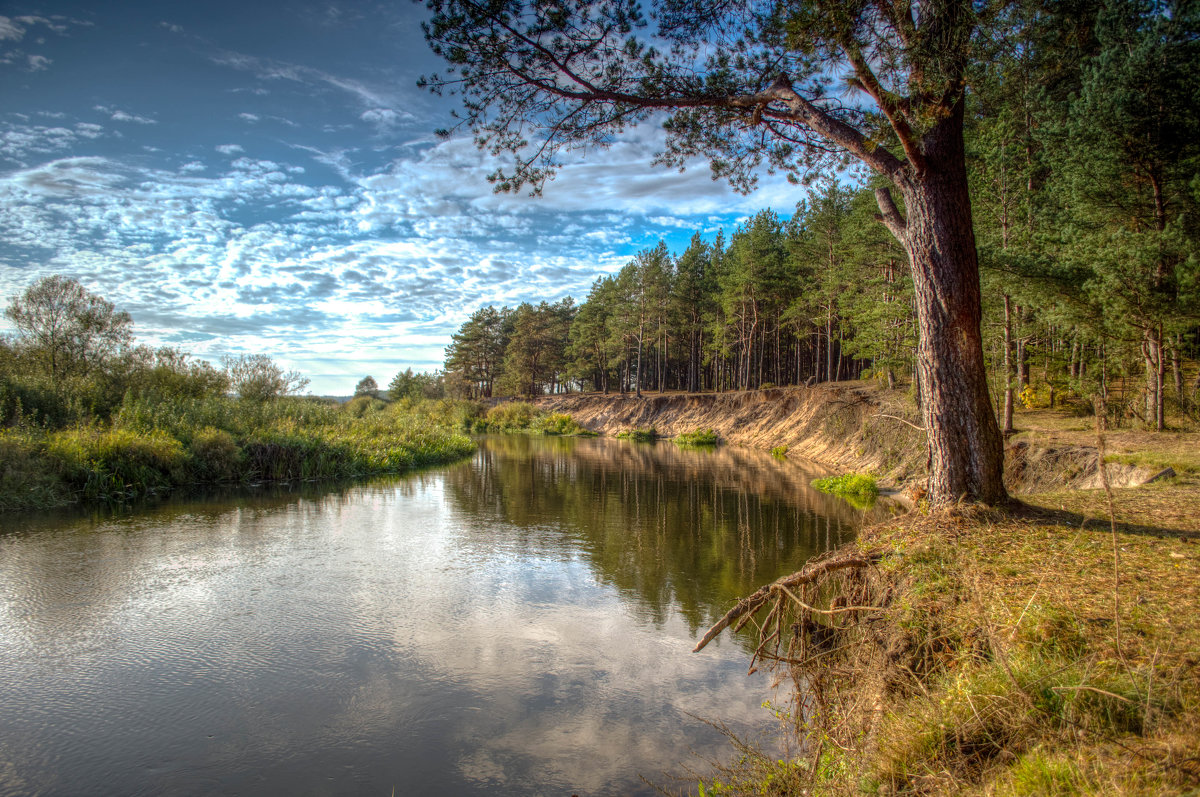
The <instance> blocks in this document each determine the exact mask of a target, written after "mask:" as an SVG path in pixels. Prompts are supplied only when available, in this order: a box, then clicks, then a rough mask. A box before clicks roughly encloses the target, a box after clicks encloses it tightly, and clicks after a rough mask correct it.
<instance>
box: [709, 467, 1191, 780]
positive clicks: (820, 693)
mask: <svg viewBox="0 0 1200 797" xmlns="http://www.w3.org/2000/svg"><path fill="white" fill-rule="evenodd" d="M1114 503H1115V510H1116V511H1115V517H1116V526H1115V531H1114V530H1113V529H1112V528H1110V524H1109V520H1108V517H1107V513H1106V512H1105V511H1104V510H1105V507H1106V505H1107V501H1106V497H1105V494H1104V493H1103V492H1102V491H1077V492H1065V493H1053V494H1042V495H1037V496H1031V497H1026V498H1025V499H1024V503H1022V504H1018V505H1014V506H1013V507H1010V508H1008V509H1006V510H1004V511H994V510H971V511H960V512H957V513H949V514H940V515H932V516H925V515H921V514H919V513H914V514H912V515H909V516H907V517H905V518H901V519H897V520H894V521H889V522H887V523H884V524H881V525H879V526H876V527H874V528H871V529H868V530H866V531H865V532H864V533H863V535H862V536H861V537H860V539H859V540H858V541H857V542H856V543H855V544H854V545H853V546H851V547H850V548H847V549H844V550H842V551H838V552H834V553H833V554H832V555H830V556H829V557H826V558H824V559H822V560H820V561H818V562H816V563H814V564H811V565H810V566H809V567H808V568H806V569H807V570H809V571H810V572H809V576H811V579H810V580H808V581H805V580H804V579H803V578H800V579H797V578H796V577H795V576H793V577H792V578H793V583H790V584H785V585H784V586H783V587H776V588H772V589H768V590H767V593H766V595H767V597H766V598H765V599H764V600H763V602H762V604H761V608H759V609H758V617H759V619H760V621H761V620H762V619H763V618H764V617H766V616H767V613H768V612H777V613H776V614H775V616H774V619H772V620H770V621H769V622H766V623H764V627H765V628H766V629H768V631H767V632H765V633H766V634H767V636H768V641H767V642H766V643H765V644H764V646H763V648H762V652H763V653H764V655H765V656H767V657H768V660H769V657H770V656H772V655H777V656H779V657H780V658H783V659H785V660H787V661H786V663H784V664H783V665H782V667H783V668H784V669H785V670H786V671H787V672H789V673H790V674H791V675H792V676H793V677H795V678H796V679H797V682H798V683H803V684H805V689H804V690H803V691H802V692H798V694H802V695H803V698H801V699H800V701H799V702H800V705H798V706H796V707H794V708H793V709H792V710H791V711H790V712H789V713H788V716H789V717H791V718H796V717H802V718H803V720H802V721H800V722H794V721H793V723H792V724H791V725H790V727H791V730H792V732H793V733H794V734H797V735H798V736H799V737H800V739H801V743H800V745H799V749H801V750H802V751H803V752H802V753H801V754H799V755H798V756H796V757H794V758H792V759H790V760H784V761H783V762H780V761H779V760H778V759H776V758H774V757H772V756H767V755H764V754H762V753H759V752H757V751H755V750H753V749H750V748H743V750H742V756H741V757H740V761H739V762H738V763H737V764H735V765H734V766H732V767H727V768H725V769H724V771H722V772H720V773H719V774H717V775H716V776H715V777H713V778H710V779H708V780H707V781H706V782H705V784H704V790H705V792H706V793H709V794H712V793H725V794H799V793H809V794H831V795H841V794H863V793H866V794H989V795H990V794H996V795H1017V794H1022V795H1042V794H1062V795H1065V794H1180V793H1189V792H1190V791H1192V790H1194V789H1196V788H1198V787H1200V754H1198V753H1197V751H1198V750H1200V615H1198V614H1197V612H1196V607H1197V606H1200V522H1198V520H1197V518H1198V516H1200V511H1198V510H1200V481H1198V480H1195V479H1190V480H1189V479H1182V480H1177V481H1176V482H1174V483H1170V484H1165V485H1151V486H1145V487H1140V488H1130V489H1123V490H1116V491H1115V492H1114ZM793 624H794V625H793ZM789 627H791V628H793V629H794V630H795V631H796V632H797V633H795V634H791V633H786V631H787V629H788V628H789ZM780 629H782V630H784V631H785V633H784V634H783V635H782V642H781V641H780V637H775V638H770V633H771V632H774V631H776V630H780Z"/></svg>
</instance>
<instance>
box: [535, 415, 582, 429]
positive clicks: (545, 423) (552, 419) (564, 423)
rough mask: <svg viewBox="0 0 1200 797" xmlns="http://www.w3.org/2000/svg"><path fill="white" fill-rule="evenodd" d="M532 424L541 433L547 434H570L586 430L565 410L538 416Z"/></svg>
mask: <svg viewBox="0 0 1200 797" xmlns="http://www.w3.org/2000/svg"><path fill="white" fill-rule="evenodd" d="M534 425H535V427H536V428H537V430H538V431H540V432H541V433H542V434H548V435H572V434H580V433H582V432H586V431H587V430H586V429H584V428H583V427H582V426H580V425H579V424H578V423H576V422H575V419H574V418H572V417H571V416H570V415H567V414H566V413H565V412H552V413H550V414H549V415H544V416H542V417H541V418H538V419H537V421H536V422H535V424H534Z"/></svg>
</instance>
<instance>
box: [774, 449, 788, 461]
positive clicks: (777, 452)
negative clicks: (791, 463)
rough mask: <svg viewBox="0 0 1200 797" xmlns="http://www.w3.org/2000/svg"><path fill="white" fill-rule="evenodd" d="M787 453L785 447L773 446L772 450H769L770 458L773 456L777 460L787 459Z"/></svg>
mask: <svg viewBox="0 0 1200 797" xmlns="http://www.w3.org/2000/svg"><path fill="white" fill-rule="evenodd" d="M787 452H788V447H787V446H775V447H774V448H772V449H771V456H773V457H775V458H777V459H787Z"/></svg>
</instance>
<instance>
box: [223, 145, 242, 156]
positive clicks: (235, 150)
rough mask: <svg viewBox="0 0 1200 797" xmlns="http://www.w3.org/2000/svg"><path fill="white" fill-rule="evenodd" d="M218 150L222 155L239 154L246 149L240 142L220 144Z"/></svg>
mask: <svg viewBox="0 0 1200 797" xmlns="http://www.w3.org/2000/svg"><path fill="white" fill-rule="evenodd" d="M216 150H217V152H219V153H221V154H222V155H237V154H239V153H242V152H245V151H246V150H244V149H242V147H241V145H240V144H219V145H218V146H217V147H216Z"/></svg>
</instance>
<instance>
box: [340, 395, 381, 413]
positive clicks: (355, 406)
mask: <svg viewBox="0 0 1200 797" xmlns="http://www.w3.org/2000/svg"><path fill="white" fill-rule="evenodd" d="M386 407H387V402H386V401H382V400H380V399H377V398H375V397H374V396H355V397H354V398H352V399H350V400H349V401H347V402H346V412H348V413H350V414H351V415H353V416H354V417H355V418H361V417H363V416H364V415H366V414H367V413H368V412H381V411H383V410H384V409H385V408H386Z"/></svg>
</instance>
